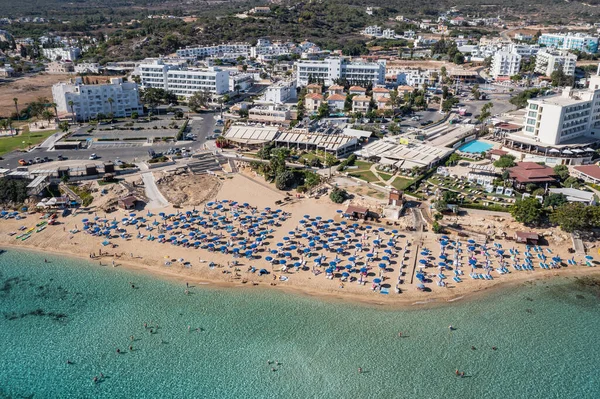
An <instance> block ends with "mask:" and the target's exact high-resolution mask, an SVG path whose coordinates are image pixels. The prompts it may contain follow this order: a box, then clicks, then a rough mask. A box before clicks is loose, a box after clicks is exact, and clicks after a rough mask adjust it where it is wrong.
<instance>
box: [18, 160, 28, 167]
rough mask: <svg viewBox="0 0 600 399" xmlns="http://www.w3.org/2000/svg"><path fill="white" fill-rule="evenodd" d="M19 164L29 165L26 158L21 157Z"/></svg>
mask: <svg viewBox="0 0 600 399" xmlns="http://www.w3.org/2000/svg"><path fill="white" fill-rule="evenodd" d="M19 165H21V166H26V165H27V161H26V160H24V159H19Z"/></svg>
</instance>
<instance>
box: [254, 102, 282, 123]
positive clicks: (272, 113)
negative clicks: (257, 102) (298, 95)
mask: <svg viewBox="0 0 600 399" xmlns="http://www.w3.org/2000/svg"><path fill="white" fill-rule="evenodd" d="M290 119H291V116H290V110H289V109H287V108H285V107H281V106H276V105H269V106H261V107H254V108H250V109H249V110H248V120H251V121H256V122H272V123H285V122H289V121H290Z"/></svg>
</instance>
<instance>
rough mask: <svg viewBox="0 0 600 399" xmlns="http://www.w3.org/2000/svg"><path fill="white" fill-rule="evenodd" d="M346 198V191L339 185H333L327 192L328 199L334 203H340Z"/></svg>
mask: <svg viewBox="0 0 600 399" xmlns="http://www.w3.org/2000/svg"><path fill="white" fill-rule="evenodd" d="M346 198H348V193H347V192H346V190H343V189H341V188H339V187H335V188H334V189H333V190H332V191H331V194H329V199H330V200H331V201H333V202H335V203H336V204H341V203H342V202H344V201H346Z"/></svg>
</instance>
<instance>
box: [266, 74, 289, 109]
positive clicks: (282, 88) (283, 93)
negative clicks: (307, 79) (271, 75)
mask: <svg viewBox="0 0 600 399" xmlns="http://www.w3.org/2000/svg"><path fill="white" fill-rule="evenodd" d="M295 98H296V81H295V80H287V81H284V80H282V81H280V82H277V83H275V84H272V85H270V86H269V87H267V90H266V92H265V101H268V102H270V103H273V104H283V103H286V102H288V101H292V100H294V99H295Z"/></svg>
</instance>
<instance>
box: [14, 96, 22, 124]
mask: <svg viewBox="0 0 600 399" xmlns="http://www.w3.org/2000/svg"><path fill="white" fill-rule="evenodd" d="M13 102H14V103H15V110H16V111H17V120H20V119H21V118H20V117H19V99H18V98H17V97H15V98H13Z"/></svg>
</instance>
